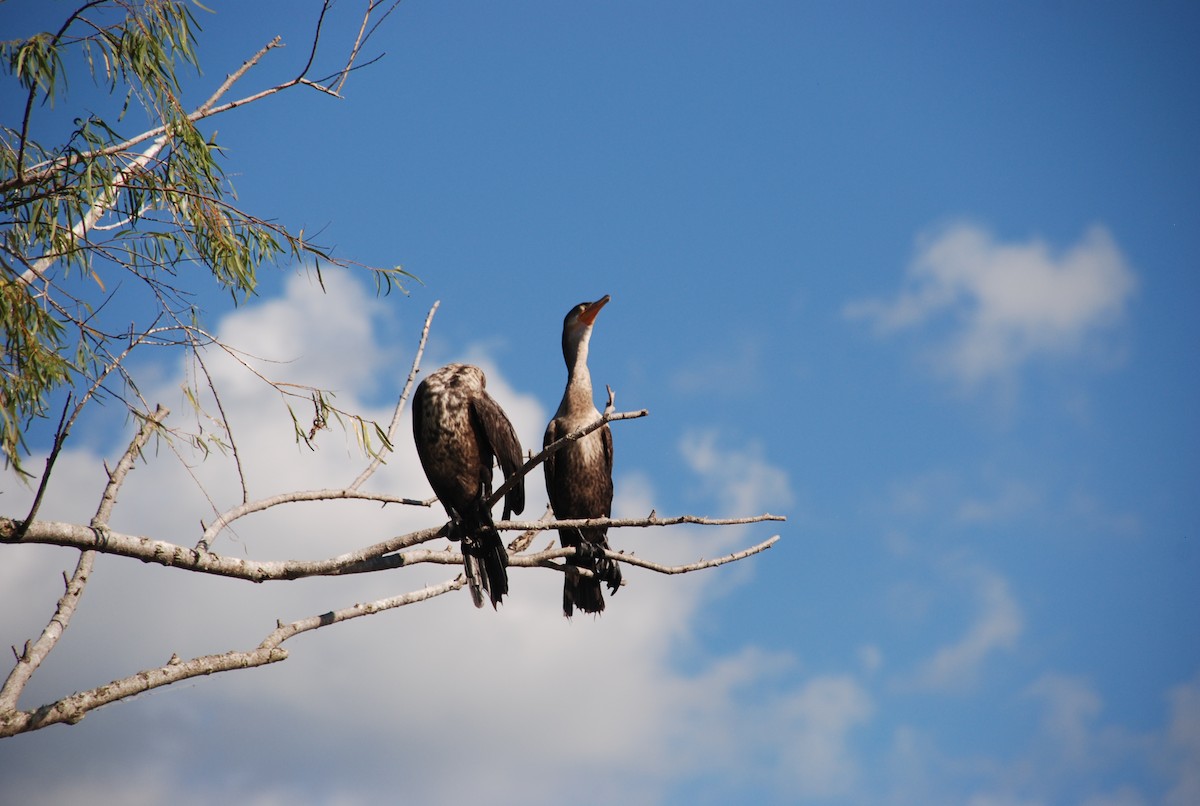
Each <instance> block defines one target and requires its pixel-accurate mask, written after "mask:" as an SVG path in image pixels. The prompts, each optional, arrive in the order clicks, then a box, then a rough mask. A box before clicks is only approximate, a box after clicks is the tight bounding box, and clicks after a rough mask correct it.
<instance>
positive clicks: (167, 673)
mask: <svg viewBox="0 0 1200 806" xmlns="http://www.w3.org/2000/svg"><path fill="white" fill-rule="evenodd" d="M464 584H466V579H465V578H464V577H463V576H462V575H461V574H460V575H459V576H458V577H457V578H455V579H451V580H448V581H446V582H442V583H440V584H437V585H430V586H429V587H426V588H422V589H421V590H417V591H412V592H410V593H404V594H401V595H399V596H392V597H390V598H387V599H378V600H376V601H374V602H366V603H363V604H355V605H351V606H350V607H345V608H342V609H341V610H331V611H330V612H328V613H322V614H321V615H317V616H309V617H308V618H305V619H301V620H299V621H293V622H292V623H290V624H282V623H281V624H279V625H278V626H277V627H276V628H275V629H274V630H272V631H271V632H270V633H269V634H268V635H267V637H266V638H264V639H263V641H262V643H260V644H259V645H258V646H256V647H255V648H254V649H251V650H248V651H231V652H224V653H221V654H219V655H201V656H199V657H195V658H192V659H190V660H186V661H184V660H180V659H179V658H178V657H177V656H175V655H172V656H171V659H170V660H169V661H168V662H167V663H166V664H165V665H163V666H159V667H157V668H154V669H146V670H144V671H141V672H138V673H137V674H134V675H130V676H129V677H124V678H121V679H120V680H114V681H112V682H111V683H108V684H106V685H103V686H98V687H96V688H93V689H90V690H88V691H82V692H79V693H77V694H72V695H71V696H70V697H64V698H63V699H61V700H58V701H56V702H52V703H49V704H47V705H43V706H41V707H40V708H36V709H34V710H32V711H17V710H16V709H15V707H14V705H15V700H14V702H13V703H12V704H8V703H4V702H0V738H3V737H6V736H15V735H16V734H18V733H24V732H27V731H31V730H37V729H38V728H44V727H46V726H48V725H54V724H58V723H61V722H66V723H69V724H72V725H73V724H75V723H77V722H79V720H81V719H83V717H84V716H85V715H86V714H87V713H88V712H89V711H94V710H95V709H97V708H100V707H101V706H104V705H108V704H109V703H113V702H117V701H118V700H123V699H125V698H126V697H132V696H134V695H135V694H141V693H142V692H144V691H150V690H151V689H156V688H161V687H162V686H167V685H170V684H171V683H177V682H179V681H181V680H187V679H189V678H192V677H200V676H202V675H210V674H216V673H218V672H228V671H233V670H234V669H253V668H254V667H256V666H265V665H266V664H268V663H277V662H279V661H281V660H286V659H287V657H288V653H287V650H285V649H283V648H282V644H283V643H284V642H285V641H287V640H288V639H290V638H292V637H294V636H297V635H299V634H300V633H304V632H310V631H312V630H318V629H320V628H322V627H328V626H331V625H333V624H339V623H341V622H343V621H349V620H351V619H355V618H359V617H361V616H368V615H371V614H372V613H379V612H382V611H384V610H391V609H393V608H397V607H403V606H405V605H410V604H416V603H417V602H424V601H426V600H428V599H432V598H434V597H435V596H441V595H442V594H444V593H449V592H450V591H455V590H458V589H459V588H461V587H463V585H464Z"/></svg>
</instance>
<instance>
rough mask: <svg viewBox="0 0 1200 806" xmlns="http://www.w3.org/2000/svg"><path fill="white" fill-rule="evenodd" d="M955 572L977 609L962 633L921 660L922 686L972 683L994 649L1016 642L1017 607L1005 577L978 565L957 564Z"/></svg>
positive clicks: (1020, 624)
mask: <svg viewBox="0 0 1200 806" xmlns="http://www.w3.org/2000/svg"><path fill="white" fill-rule="evenodd" d="M956 573H957V576H958V577H959V578H960V579H961V580H963V581H965V582H966V583H968V584H970V585H971V587H972V592H973V593H974V595H975V597H976V599H977V600H978V606H979V611H978V614H977V616H976V618H975V620H974V622H972V623H971V625H970V626H969V627H968V628H967V631H966V633H965V634H963V635H962V637H960V638H959V639H958V640H956V641H954V642H953V643H950V644H947V645H945V646H943V647H941V648H940V649H938V650H937V651H936V652H935V653H934V654H933V656H932V657H931V658H929V660H927V661H925V662H924V663H923V664H921V667H920V669H919V670H918V672H917V683H918V684H919V685H921V686H924V687H928V688H934V689H956V688H962V687H964V686H968V685H970V684H972V683H973V682H974V681H975V679H976V678H977V677H978V675H979V672H980V670H981V668H982V667H983V665H984V664H985V662H987V661H988V660H990V659H991V658H992V656H993V655H994V654H995V653H996V652H997V651H1000V650H1006V649H1012V648H1013V647H1014V646H1015V645H1016V642H1017V639H1018V638H1019V637H1020V635H1021V632H1022V629H1023V618H1022V615H1021V608H1020V606H1019V605H1018V604H1017V602H1016V600H1015V599H1014V598H1013V596H1012V593H1011V591H1010V590H1009V588H1008V580H1006V579H1005V578H1004V577H1003V576H1001V575H1000V574H997V573H995V572H992V571H989V570H986V569H984V568H978V567H966V568H960V569H958V570H957V572H956Z"/></svg>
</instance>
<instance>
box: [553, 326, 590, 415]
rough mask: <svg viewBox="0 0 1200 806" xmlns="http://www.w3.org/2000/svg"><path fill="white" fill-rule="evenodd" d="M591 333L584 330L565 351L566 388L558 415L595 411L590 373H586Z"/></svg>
mask: <svg viewBox="0 0 1200 806" xmlns="http://www.w3.org/2000/svg"><path fill="white" fill-rule="evenodd" d="M590 337H591V331H590V330H585V331H584V332H583V333H581V334H580V336H579V339H578V340H577V341H575V342H573V343H572V344H570V345H569V349H568V350H567V351H566V356H565V357H566V359H567V388H566V391H564V392H563V399H562V403H561V404H560V405H559V407H558V409H559V412H560V413H564V414H565V413H566V412H568V411H580V410H583V411H587V410H589V409H590V410H595V408H596V404H595V401H594V400H593V399H592V373H591V372H589V371H588V365H587V359H588V341H589V340H590Z"/></svg>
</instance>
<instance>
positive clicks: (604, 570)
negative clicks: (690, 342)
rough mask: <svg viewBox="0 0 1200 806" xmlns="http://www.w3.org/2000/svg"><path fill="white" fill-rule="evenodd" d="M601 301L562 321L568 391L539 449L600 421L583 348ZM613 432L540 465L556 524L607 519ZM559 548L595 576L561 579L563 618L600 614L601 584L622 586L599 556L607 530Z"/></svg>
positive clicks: (562, 534)
mask: <svg viewBox="0 0 1200 806" xmlns="http://www.w3.org/2000/svg"><path fill="white" fill-rule="evenodd" d="M608 300H609V297H608V296H605V297H603V298H601V299H598V300H596V301H595V302H583V303H580V304H579V305H576V306H575V307H574V308H572V309H571V311H570V312H569V313H568V314H567V316H566V319H564V320H563V337H562V345H563V358H564V359H565V360H566V362H567V387H566V389H565V390H564V391H563V398H562V402H561V403H559V406H558V411H557V412H556V413H555V415H554V419H552V420H551V421H550V424H549V425H548V426H547V427H546V435H545V439H544V440H543V445H549V444H550V443H552V442H554V441H555V440H557V439H559V438H561V437H562V436H564V435H566V434H569V433H571V432H572V431H577V430H578V429H580V428H582V427H583V426H585V425H588V424H589V423H593V422H595V421H596V420H597V419H598V418H599V417H600V412H599V411H597V409H596V405H595V402H594V401H593V399H592V377H591V373H590V372H589V371H588V366H587V356H588V345H589V343H590V341H591V334H592V326H593V324H594V323H595V319H596V314H597V313H599V311H600V309H601V308H602V307H604V305H605V304H606V303H607V302H608ZM612 467H613V442H612V431H610V430H609V427H608V425H607V424H605V425H603V426H601V427H600V428H598V429H597V430H595V431H593V432H592V433H590V434H588V435H587V436H585V437H583V438H582V439H580V440H577V441H575V442H572V443H569V444H567V445H565V446H564V447H563V448H561V449H560V450H558V451H556V452H555V453H553V454H551V455H550V457H549V458H548V459H547V460H546V462H545V473H546V493H547V494H548V495H549V497H550V506H551V507H552V508H553V510H554V515H555V517H556V518H559V519H560V520H562V519H574V518H607V517H609V516H610V515H611V514H612V497H613V484H612ZM558 539H559V542H560V543H561V544H562V545H563V546H572V547H576V548H577V549H579V553H577V554H576V555H575V556H574V557H568V558H567V564H568V565H574V566H577V567H580V568H586V569H588V570H590V571H592V572H593V573H594V574H595V576H591V577H583V576H579V575H578V574H571V573H568V574H566V576H565V578H564V580H563V614H564V615H566V616H570V615H572V614H573V613H574V610H575V608H576V607H578V608H579V609H580V610H582V611H583V612H585V613H599V612H601V611H603V610H604V594H603V592H602V590H601V583H607V585H608V588H609V591H610V592H612V593H616V591H617V589H618V588H619V587H620V586H621V567H620V564H619V563H616V562H614V561H612V560H610V559H607V558H606V557H604V556H602V555H601V556H597V552H598V551H602V550H604V549H607V548H608V528H607V527H603V526H601V527H593V528H588V529H559V530H558Z"/></svg>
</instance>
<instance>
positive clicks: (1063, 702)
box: [1025, 673, 1102, 763]
mask: <svg viewBox="0 0 1200 806" xmlns="http://www.w3.org/2000/svg"><path fill="white" fill-rule="evenodd" d="M1025 694H1026V695H1027V696H1030V697H1034V698H1036V699H1039V700H1041V701H1042V702H1043V703H1044V704H1045V709H1046V710H1045V712H1044V714H1043V716H1042V730H1043V732H1044V734H1045V735H1046V736H1047V737H1048V738H1049V739H1050V740H1051V746H1052V747H1054V748H1055V750H1056V752H1057V753H1059V754H1061V755H1062V756H1063V758H1064V760H1066V761H1067V762H1070V763H1079V762H1083V761H1085V760H1087V758H1088V757H1089V753H1090V750H1091V745H1092V739H1093V736H1092V734H1093V731H1094V723H1095V720H1096V717H1097V716H1098V715H1099V713H1100V708H1101V705H1102V703H1101V701H1100V697H1099V696H1098V695H1097V694H1096V692H1095V691H1093V690H1092V687H1091V686H1090V685H1088V684H1087V683H1086V682H1085V681H1083V680H1081V679H1079V678H1076V677H1068V676H1066V675H1060V674H1050V673H1047V674H1044V675H1042V676H1041V677H1039V678H1038V679H1037V680H1035V681H1034V682H1033V683H1032V684H1031V685H1030V686H1029V687H1028V688H1027V689H1026V690H1025Z"/></svg>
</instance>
